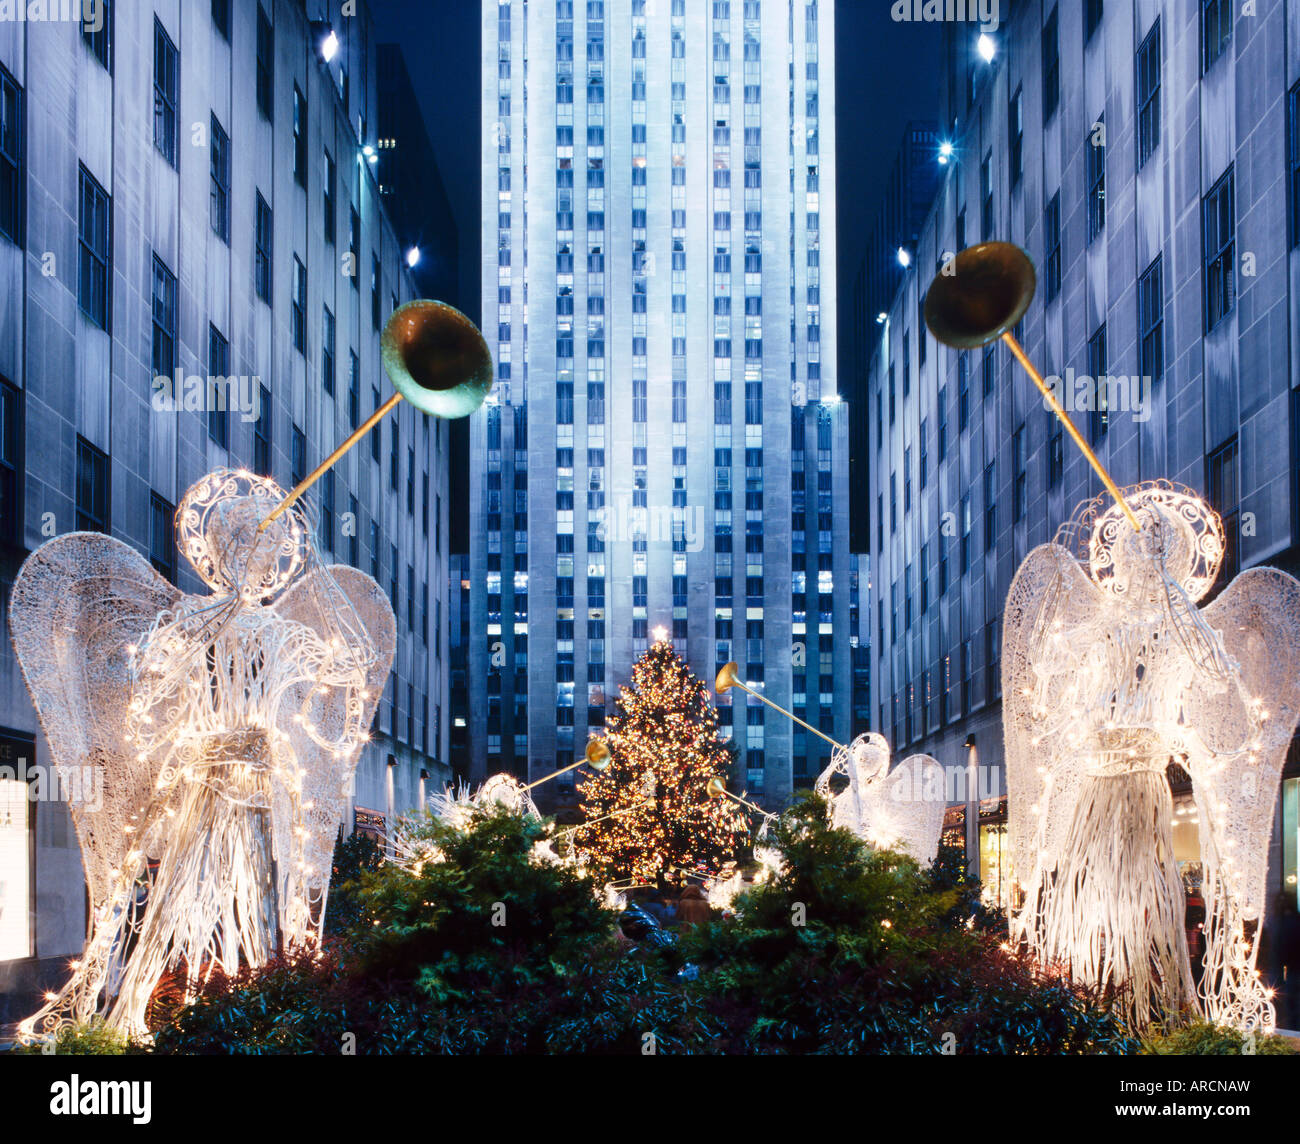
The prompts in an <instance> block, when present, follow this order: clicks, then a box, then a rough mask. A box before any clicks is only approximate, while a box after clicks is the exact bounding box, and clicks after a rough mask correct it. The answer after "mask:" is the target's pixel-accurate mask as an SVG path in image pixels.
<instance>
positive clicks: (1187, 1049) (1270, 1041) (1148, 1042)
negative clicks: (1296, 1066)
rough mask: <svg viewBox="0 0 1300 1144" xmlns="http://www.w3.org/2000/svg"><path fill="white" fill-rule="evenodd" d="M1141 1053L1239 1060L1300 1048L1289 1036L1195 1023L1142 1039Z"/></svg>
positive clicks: (1296, 1051) (1281, 1054) (1292, 1053)
mask: <svg viewBox="0 0 1300 1144" xmlns="http://www.w3.org/2000/svg"><path fill="white" fill-rule="evenodd" d="M1139 1051H1140V1053H1141V1055H1142V1056H1146V1057H1192V1056H1198V1057H1229V1056H1231V1057H1236V1056H1242V1055H1249V1054H1250V1053H1251V1052H1253V1053H1254V1054H1255V1055H1257V1056H1261V1057H1290V1056H1296V1055H1300V1047H1297V1046H1296V1043H1295V1042H1294V1041H1293V1040H1291V1039H1290V1038H1289V1037H1279V1036H1276V1035H1274V1034H1266V1033H1255V1034H1249V1033H1243V1032H1241V1031H1240V1030H1239V1029H1233V1028H1231V1027H1229V1026H1227V1025H1215V1024H1213V1023H1211V1022H1209V1021H1193V1022H1192V1023H1191V1024H1189V1025H1184V1026H1183V1027H1182V1028H1178V1029H1174V1030H1172V1031H1169V1032H1156V1033H1151V1034H1149V1035H1148V1036H1145V1037H1143V1038H1142V1045H1141V1049H1140V1050H1139Z"/></svg>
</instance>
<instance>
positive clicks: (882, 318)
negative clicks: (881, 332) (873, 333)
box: [876, 310, 889, 326]
mask: <svg viewBox="0 0 1300 1144" xmlns="http://www.w3.org/2000/svg"><path fill="white" fill-rule="evenodd" d="M888 320H889V315H888V314H886V313H885V311H884V310H881V311H880V313H879V314H877V315H876V325H877V326H883V325H884V324H885V323H886V322H887V321H888Z"/></svg>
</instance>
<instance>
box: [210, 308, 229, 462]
mask: <svg viewBox="0 0 1300 1144" xmlns="http://www.w3.org/2000/svg"><path fill="white" fill-rule="evenodd" d="M229 376H230V343H229V342H228V341H227V340H226V339H225V338H224V337H223V336H222V335H221V331H220V330H218V329H217V327H216V326H214V325H212V324H211V323H209V325H208V395H207V396H208V436H209V437H210V438H211V439H212V440H213V441H215V442H216V443H217V444H218V445H220V446H221V447H222V448H223V449H229V448H230V408H229V393H230V390H229V389H228V388H227V379H228V378H229Z"/></svg>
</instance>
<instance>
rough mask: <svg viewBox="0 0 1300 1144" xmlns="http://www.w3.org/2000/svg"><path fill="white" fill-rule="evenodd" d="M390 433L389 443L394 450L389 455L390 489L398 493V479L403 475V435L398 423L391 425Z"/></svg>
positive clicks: (394, 422)
mask: <svg viewBox="0 0 1300 1144" xmlns="http://www.w3.org/2000/svg"><path fill="white" fill-rule="evenodd" d="M389 433H390V436H389V443H390V444H391V445H392V449H391V450H390V451H389V454H388V487H389V488H390V489H392V491H393V492H396V491H397V479H398V477H399V476H400V475H401V468H402V446H401V440H400V438H401V434H400V433H399V432H398V426H397V422H396V421H393V422H391V423H390V426H389Z"/></svg>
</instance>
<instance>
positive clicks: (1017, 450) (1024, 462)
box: [1011, 425, 1028, 524]
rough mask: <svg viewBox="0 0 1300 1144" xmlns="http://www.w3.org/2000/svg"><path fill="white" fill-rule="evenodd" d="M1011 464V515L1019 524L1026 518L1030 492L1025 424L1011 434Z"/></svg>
mask: <svg viewBox="0 0 1300 1144" xmlns="http://www.w3.org/2000/svg"><path fill="white" fill-rule="evenodd" d="M1011 464H1012V466H1013V470H1014V471H1013V477H1012V485H1011V515H1012V519H1013V520H1014V521H1015V522H1016V523H1017V524H1018V523H1019V522H1020V521H1022V520H1024V519H1025V502H1026V499H1027V495H1026V494H1027V492H1028V479H1027V469H1028V446H1027V445H1026V442H1025V426H1024V425H1021V426H1019V427H1018V428H1017V429H1016V431H1015V433H1013V434H1012V436H1011Z"/></svg>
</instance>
